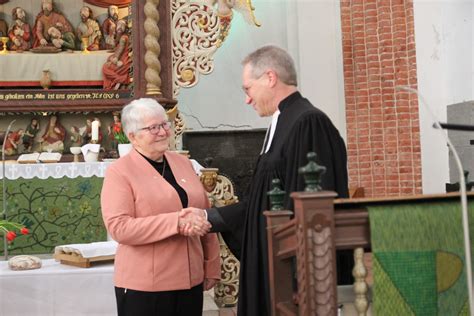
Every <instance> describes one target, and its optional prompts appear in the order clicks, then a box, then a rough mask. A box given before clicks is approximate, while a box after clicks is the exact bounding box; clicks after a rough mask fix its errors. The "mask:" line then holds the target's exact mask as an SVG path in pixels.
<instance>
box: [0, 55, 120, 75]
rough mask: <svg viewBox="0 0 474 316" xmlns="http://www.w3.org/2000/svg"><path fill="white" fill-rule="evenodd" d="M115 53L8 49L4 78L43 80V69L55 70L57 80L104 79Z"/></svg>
mask: <svg viewBox="0 0 474 316" xmlns="http://www.w3.org/2000/svg"><path fill="white" fill-rule="evenodd" d="M111 54H112V53H110V52H107V51H93V52H90V53H89V54H84V53H82V52H80V51H74V52H60V53H56V54H35V53H32V52H23V53H21V54H19V53H16V52H8V53H7V54H5V55H2V58H0V69H1V71H0V81H5V82H9V81H11V82H23V81H39V79H40V78H41V76H42V74H43V70H49V71H50V72H51V79H52V80H53V81H101V80H102V66H103V65H104V63H105V62H106V61H107V58H108V57H109V56H110V55H111Z"/></svg>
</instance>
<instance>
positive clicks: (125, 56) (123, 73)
mask: <svg viewBox="0 0 474 316" xmlns="http://www.w3.org/2000/svg"><path fill="white" fill-rule="evenodd" d="M117 40H118V44H117V46H116V47H115V49H114V53H113V54H112V55H110V56H109V57H108V58H107V61H106V62H105V64H104V65H103V66H102V78H103V88H104V89H105V90H110V89H114V90H118V89H119V88H120V87H127V85H128V84H129V83H130V67H131V65H132V59H131V57H130V54H129V50H130V43H129V37H128V27H127V22H126V21H125V20H120V21H118V22H117Z"/></svg>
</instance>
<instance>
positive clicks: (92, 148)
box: [81, 144, 100, 157]
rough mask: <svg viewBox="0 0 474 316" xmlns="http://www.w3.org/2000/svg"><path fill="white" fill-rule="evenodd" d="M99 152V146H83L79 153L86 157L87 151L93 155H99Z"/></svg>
mask: <svg viewBox="0 0 474 316" xmlns="http://www.w3.org/2000/svg"><path fill="white" fill-rule="evenodd" d="M99 150H100V144H85V145H84V146H82V147H81V151H82V154H83V155H84V157H85V156H86V155H87V153H88V152H89V151H92V152H94V153H99Z"/></svg>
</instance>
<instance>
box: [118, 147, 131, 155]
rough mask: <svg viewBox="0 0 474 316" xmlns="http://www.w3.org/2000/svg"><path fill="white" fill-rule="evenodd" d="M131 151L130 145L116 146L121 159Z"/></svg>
mask: <svg viewBox="0 0 474 316" xmlns="http://www.w3.org/2000/svg"><path fill="white" fill-rule="evenodd" d="M131 150H132V144H118V152H119V156H120V157H123V156H125V155H127V154H128V153H129V152H130V151H131Z"/></svg>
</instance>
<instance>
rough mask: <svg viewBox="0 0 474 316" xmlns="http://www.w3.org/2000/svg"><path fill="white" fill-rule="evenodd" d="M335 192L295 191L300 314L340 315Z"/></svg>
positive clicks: (302, 315)
mask: <svg viewBox="0 0 474 316" xmlns="http://www.w3.org/2000/svg"><path fill="white" fill-rule="evenodd" d="M335 196H336V193H334V192H328V191H322V192H315V193H313V192H295V193H292V194H291V197H292V198H293V200H294V203H295V218H296V239H297V249H296V257H297V269H298V299H299V301H298V302H299V307H298V309H299V313H298V314H299V315H300V316H306V315H307V316H310V315H334V316H335V315H337V277H336V247H335V243H334V238H335V225H334V205H333V199H334V197H335Z"/></svg>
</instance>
